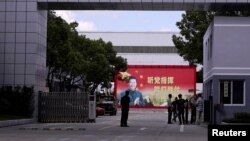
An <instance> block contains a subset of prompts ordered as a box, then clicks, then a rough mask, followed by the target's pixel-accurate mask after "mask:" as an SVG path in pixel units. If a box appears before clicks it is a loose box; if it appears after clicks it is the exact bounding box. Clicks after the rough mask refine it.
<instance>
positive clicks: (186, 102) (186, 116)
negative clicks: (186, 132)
mask: <svg viewBox="0 0 250 141" xmlns="http://www.w3.org/2000/svg"><path fill="white" fill-rule="evenodd" d="M188 110H189V104H188V99H186V100H185V124H188Z"/></svg>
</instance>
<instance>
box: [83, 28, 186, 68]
mask: <svg viewBox="0 0 250 141" xmlns="http://www.w3.org/2000/svg"><path fill="white" fill-rule="evenodd" d="M81 34H83V35H86V37H88V38H90V39H100V38H102V39H103V40H104V41H106V42H108V41H110V42H112V43H113V46H114V48H116V49H117V51H118V52H117V55H118V56H122V57H124V58H126V59H127V61H128V64H129V65H188V62H187V61H184V59H183V58H182V57H181V56H179V54H178V53H177V49H176V48H175V47H174V43H173V41H172V36H173V35H174V34H175V35H179V34H178V33H177V32H81Z"/></svg>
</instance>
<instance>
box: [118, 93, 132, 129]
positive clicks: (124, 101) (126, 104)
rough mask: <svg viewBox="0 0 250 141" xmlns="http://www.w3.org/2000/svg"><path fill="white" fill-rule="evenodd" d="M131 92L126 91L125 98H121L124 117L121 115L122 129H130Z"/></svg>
mask: <svg viewBox="0 0 250 141" xmlns="http://www.w3.org/2000/svg"><path fill="white" fill-rule="evenodd" d="M128 95H129V91H125V96H123V97H122V98H121V106H122V115H121V125H120V126H121V127H128V124H127V121H128V112H129V103H130V98H129V96H128Z"/></svg>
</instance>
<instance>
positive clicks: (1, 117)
mask: <svg viewBox="0 0 250 141" xmlns="http://www.w3.org/2000/svg"><path fill="white" fill-rule="evenodd" d="M23 118H27V117H23V116H15V115H0V121H3V120H14V119H23Z"/></svg>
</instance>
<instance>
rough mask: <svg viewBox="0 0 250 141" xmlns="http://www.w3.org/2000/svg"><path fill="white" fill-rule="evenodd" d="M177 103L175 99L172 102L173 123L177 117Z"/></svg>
mask: <svg viewBox="0 0 250 141" xmlns="http://www.w3.org/2000/svg"><path fill="white" fill-rule="evenodd" d="M177 102H178V98H177V97H175V99H174V101H173V102H172V107H173V108H172V112H173V121H174V122H176V118H177V116H178V112H177Z"/></svg>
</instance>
